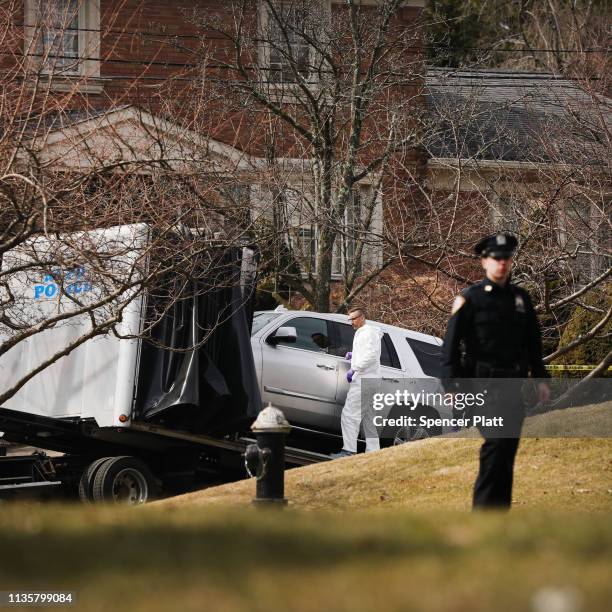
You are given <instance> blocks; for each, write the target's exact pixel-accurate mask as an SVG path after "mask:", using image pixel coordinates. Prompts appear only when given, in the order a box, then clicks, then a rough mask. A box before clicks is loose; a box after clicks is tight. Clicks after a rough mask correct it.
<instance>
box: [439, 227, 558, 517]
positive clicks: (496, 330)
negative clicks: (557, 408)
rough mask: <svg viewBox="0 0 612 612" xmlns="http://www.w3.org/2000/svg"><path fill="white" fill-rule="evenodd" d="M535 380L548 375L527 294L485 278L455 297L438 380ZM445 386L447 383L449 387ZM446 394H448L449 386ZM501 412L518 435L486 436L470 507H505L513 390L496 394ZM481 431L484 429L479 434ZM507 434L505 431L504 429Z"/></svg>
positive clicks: (506, 245)
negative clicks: (507, 417) (509, 420)
mask: <svg viewBox="0 0 612 612" xmlns="http://www.w3.org/2000/svg"><path fill="white" fill-rule="evenodd" d="M516 245H517V241H516V238H514V236H512V235H510V234H496V235H493V236H488V237H486V238H483V239H482V240H481V241H480V242H479V243H478V244H477V245H476V247H475V249H474V250H475V252H476V253H477V254H478V255H480V256H482V257H487V256H491V257H510V256H512V253H513V251H514V249H515V248H516ZM529 374H531V376H533V377H535V378H545V377H547V376H548V374H547V372H546V370H545V368H544V364H543V362H542V340H541V333H540V326H539V324H538V320H537V316H536V314H535V311H534V309H533V305H532V303H531V299H530V297H529V294H528V293H527V292H526V291H525V290H524V289H521V288H520V287H517V286H516V285H513V284H512V283H510V282H508V283H506V285H505V286H503V287H502V286H500V285H497V284H496V283H494V282H492V281H490V280H489V279H488V278H485V279H484V280H483V281H481V282H479V283H477V284H475V285H472V286H471V287H469V288H467V289H465V290H464V291H462V293H461V294H460V295H459V296H457V298H455V303H454V304H453V314H452V315H451V318H450V320H449V322H448V328H447V331H446V335H445V337H444V346H443V349H442V378H443V379H445V380H448V379H453V378H495V379H509V378H523V377H527V376H528V375H529ZM447 387H448V385H447ZM449 390H452V385H451V388H449ZM497 404H499V405H497V408H499V410H500V414H501V413H503V412H504V410H506V411H508V410H509V411H510V412H511V413H512V421H513V423H514V427H515V430H513V431H515V432H516V433H515V434H511V435H516V436H517V437H507V438H493V437H487V436H486V434H484V435H485V442H484V443H483V445H482V448H481V450H480V471H479V474H478V478H477V479H476V483H475V485H474V499H473V502H474V507H479V506H497V507H509V506H510V503H511V500H512V476H513V469H514V457H515V455H516V451H517V449H518V444H519V439H518V436H519V435H520V427H521V425H522V421H523V418H524V407H523V405H522V400H521V398H520V396H517V393H516V388H514V389H512V388H511V387H510V388H508V393H501V394H499V395H498V402H497ZM481 431H482V430H481ZM506 431H507V430H506Z"/></svg>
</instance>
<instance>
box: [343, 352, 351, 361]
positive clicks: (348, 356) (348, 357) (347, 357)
mask: <svg viewBox="0 0 612 612" xmlns="http://www.w3.org/2000/svg"><path fill="white" fill-rule="evenodd" d="M344 358H345V359H346V360H347V361H350V360H351V359H352V358H353V353H351V351H349V352H348V353H347V354H346V355H345V356H344Z"/></svg>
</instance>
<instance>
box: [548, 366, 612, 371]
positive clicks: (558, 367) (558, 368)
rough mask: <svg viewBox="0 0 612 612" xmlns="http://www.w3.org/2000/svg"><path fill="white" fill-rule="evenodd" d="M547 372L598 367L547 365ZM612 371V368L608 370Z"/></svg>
mask: <svg viewBox="0 0 612 612" xmlns="http://www.w3.org/2000/svg"><path fill="white" fill-rule="evenodd" d="M544 367H545V368H546V369H547V370H570V371H571V370H573V371H578V370H594V369H595V368H596V367H597V366H594V365H545V366H544ZM610 370H612V366H610V367H609V368H608V371H610Z"/></svg>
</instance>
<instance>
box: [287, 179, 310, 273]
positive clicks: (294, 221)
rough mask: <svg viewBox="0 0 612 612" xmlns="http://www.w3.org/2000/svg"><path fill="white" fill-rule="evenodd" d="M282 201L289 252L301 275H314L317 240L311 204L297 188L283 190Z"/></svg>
mask: <svg viewBox="0 0 612 612" xmlns="http://www.w3.org/2000/svg"><path fill="white" fill-rule="evenodd" d="M282 199H283V205H284V214H285V216H286V217H285V224H286V225H285V227H286V228H287V234H288V242H289V246H290V248H291V251H292V252H293V255H294V257H295V258H296V260H297V262H298V263H299V264H300V269H301V270H302V272H303V273H307V274H310V273H314V271H315V267H316V252H317V238H316V225H315V218H314V212H313V209H312V204H311V202H309V201H308V199H307V197H306V196H305V195H304V193H303V192H302V191H300V190H298V189H297V188H285V189H284V190H283V193H282Z"/></svg>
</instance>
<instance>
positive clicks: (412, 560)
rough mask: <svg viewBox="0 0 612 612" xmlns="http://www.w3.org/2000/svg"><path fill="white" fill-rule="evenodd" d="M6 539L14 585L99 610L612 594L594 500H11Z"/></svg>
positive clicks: (468, 611) (364, 608) (449, 605)
mask: <svg viewBox="0 0 612 612" xmlns="http://www.w3.org/2000/svg"><path fill="white" fill-rule="evenodd" d="M0 549H1V550H2V558H3V563H2V564H0V589H2V590H7V589H25V588H27V589H43V588H44V589H67V590H73V591H76V592H77V605H76V606H75V607H74V608H73V609H76V610H79V611H86V612H89V611H97V610H100V611H105V610H109V609H113V610H121V611H123V610H126V611H130V612H139V611H141V610H142V611H145V610H146V611H150V610H154V611H165V610H173V609H176V610H181V612H182V611H184V610H188V611H191V610H194V611H195V610H206V611H207V612H209V611H210V612H247V611H250V610H255V611H262V612H263V611H265V612H276V611H278V612H291V611H296V612H326V611H327V610H333V611H334V612H336V611H338V612H345V611H346V612H368V611H376V610H380V609H384V610H385V611H390V612H393V611H398V612H399V611H406V610H408V611H409V610H423V611H425V612H441V611H444V610H448V611H452V612H464V611H465V612H485V611H488V610H493V609H494V610H498V611H500V612H505V611H508V612H511V611H512V612H514V611H517V610H525V611H528V610H531V609H533V608H532V607H531V604H532V601H533V599H534V597H537V596H538V594H539V593H542V592H543V591H544V592H546V590H550V589H552V590H553V591H555V592H557V593H558V594H559V595H560V596H561V597H564V596H569V598H570V599H571V598H573V597H576V598H578V599H579V600H581V601H582V602H583V604H584V607H583V608H575V607H569V608H554V609H557V610H561V609H563V610H564V611H568V612H579V611H580V610H583V611H584V612H586V611H588V612H599V611H601V612H604V611H605V612H607V610H608V609H609V602H610V597H611V595H612V589H611V586H610V580H609V578H610V569H611V558H612V523H611V522H610V521H609V520H608V517H604V516H602V515H597V514H584V513H566V512H555V513H542V512H537V511H532V512H529V513H511V514H510V515H506V514H498V513H479V514H469V513H449V512H446V511H444V510H442V509H440V508H438V509H437V510H436V511H435V512H430V513H418V514H415V513H412V512H407V511H400V510H397V509H396V510H389V511H386V512H373V513H363V512H361V513H352V514H350V515H349V514H345V513H343V514H338V513H326V512H308V513H304V512H296V511H291V510H288V511H285V512H275V511H271V512H265V511H263V512H262V511H258V510H255V509H252V508H249V507H248V506H247V507H246V508H242V509H228V508H225V507H222V508H221V507H208V508H202V507H198V508H194V507H193V506H192V507H183V508H180V509H174V508H172V507H167V506H159V505H158V506H150V507H145V508H111V507H107V508H104V507H89V508H83V507H78V506H72V507H58V506H54V505H45V506H37V505H18V504H7V505H5V506H4V507H3V511H2V513H1V514H0ZM567 589H569V591H566V590H567ZM540 610H542V612H552V610H553V608H543V609H538V610H535V609H534V612H540Z"/></svg>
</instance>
